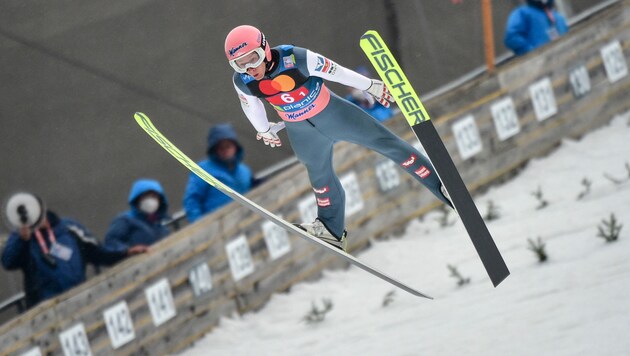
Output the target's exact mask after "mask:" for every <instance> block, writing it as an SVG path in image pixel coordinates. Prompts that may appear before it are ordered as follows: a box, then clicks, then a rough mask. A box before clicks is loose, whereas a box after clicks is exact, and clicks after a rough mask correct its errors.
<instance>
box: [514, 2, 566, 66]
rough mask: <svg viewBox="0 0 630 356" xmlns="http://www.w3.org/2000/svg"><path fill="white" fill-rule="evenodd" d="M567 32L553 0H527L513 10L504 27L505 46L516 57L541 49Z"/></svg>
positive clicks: (563, 20) (564, 21) (562, 17)
mask: <svg viewBox="0 0 630 356" xmlns="http://www.w3.org/2000/svg"><path fill="white" fill-rule="evenodd" d="M568 31H569V27H568V26H567V23H566V20H565V18H564V16H562V15H561V14H560V13H559V12H558V11H556V10H555V9H554V1H553V0H527V1H526V2H525V4H523V5H521V6H519V7H518V8H516V9H514V10H513V11H512V13H511V14H510V16H509V18H508V21H507V24H506V27H505V38H504V43H505V46H506V47H508V48H509V49H511V50H512V51H514V53H515V54H516V55H517V56H520V55H523V54H526V53H528V52H530V51H532V50H534V49H536V48H538V47H541V46H543V45H545V44H547V43H549V42H551V41H553V40H555V39H556V38H558V37H560V36H562V35H564V34H565V33H567V32H568Z"/></svg>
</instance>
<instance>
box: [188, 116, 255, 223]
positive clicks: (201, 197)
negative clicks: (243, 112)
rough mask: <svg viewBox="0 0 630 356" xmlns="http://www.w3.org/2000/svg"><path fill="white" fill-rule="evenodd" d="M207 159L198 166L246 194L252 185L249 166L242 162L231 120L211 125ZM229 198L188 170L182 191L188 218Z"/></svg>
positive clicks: (195, 216)
mask: <svg viewBox="0 0 630 356" xmlns="http://www.w3.org/2000/svg"><path fill="white" fill-rule="evenodd" d="M207 154H208V159H206V160H204V161H202V162H199V166H201V168H203V169H204V170H205V171H206V172H208V173H210V174H211V175H212V176H214V177H215V178H216V179H218V180H219V181H221V182H222V183H223V184H225V185H227V186H228V187H230V188H232V189H234V190H235V191H236V192H238V193H241V194H245V193H247V192H248V191H249V190H250V189H251V188H252V185H253V175H252V171H251V169H250V168H249V167H248V166H247V165H245V164H244V163H243V154H244V152H243V147H242V146H241V144H240V143H239V142H238V139H237V137H236V132H235V131H234V129H233V128H232V126H231V125H230V124H220V125H216V126H214V127H212V128H211V129H210V133H209V134H208V150H207ZM230 201H231V198H230V197H228V196H227V195H225V194H223V193H221V192H220V191H219V190H217V189H216V188H214V187H212V186H210V185H209V184H208V183H206V182H204V181H203V180H202V179H201V178H199V177H197V176H196V175H195V174H193V173H191V174H190V177H189V179H188V185H187V186H186V192H185V194H184V209H185V210H186V216H187V217H188V221H190V222H194V221H196V220H198V219H199V218H201V217H202V216H203V215H205V214H208V213H210V212H212V211H214V210H216V209H218V208H220V207H222V206H223V205H225V204H227V203H229V202H230Z"/></svg>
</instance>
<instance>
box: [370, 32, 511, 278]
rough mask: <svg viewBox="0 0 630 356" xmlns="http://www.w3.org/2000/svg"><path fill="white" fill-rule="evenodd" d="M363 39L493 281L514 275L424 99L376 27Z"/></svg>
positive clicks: (371, 58)
mask: <svg viewBox="0 0 630 356" xmlns="http://www.w3.org/2000/svg"><path fill="white" fill-rule="evenodd" d="M360 43H361V48H362V49H363V51H364V52H365V54H366V55H367V56H368V58H369V59H370V62H371V63H372V65H373V66H374V68H375V69H376V71H377V72H378V74H379V76H380V77H381V79H382V80H383V81H384V82H385V83H386V84H387V86H388V87H389V89H390V91H391V92H392V95H393V97H394V99H395V100H396V103H397V104H398V107H399V108H400V110H401V111H402V112H403V114H404V116H405V118H406V119H407V122H408V123H409V126H411V129H412V130H413V132H414V133H415V134H416V137H417V138H418V140H419V141H420V143H421V144H422V147H424V149H425V151H426V152H427V155H428V156H429V159H430V160H431V162H432V163H433V166H434V168H435V170H436V172H437V174H438V176H439V177H440V180H441V181H442V184H443V185H444V187H445V188H446V190H447V192H448V193H449V195H450V198H451V200H452V202H453V205H454V206H455V210H456V211H457V213H458V214H459V216H460V218H461V220H462V222H463V223H464V226H465V227H466V231H467V232H468V235H469V236H470V239H471V240H472V242H473V245H474V246H475V249H476V250H477V253H478V254H479V257H480V258H481V262H482V263H483V265H484V267H485V269H486V272H487V273H488V276H490V280H491V281H492V284H493V285H494V286H495V287H496V286H498V285H499V283H501V281H503V280H504V279H505V278H506V277H507V276H509V275H510V271H509V270H508V268H507V265H506V264H505V261H504V260H503V257H502V256H501V253H500V252H499V249H498V248H497V246H496V244H495V243H494V240H493V239H492V236H491V235H490V232H489V231H488V228H487V227H486V224H485V223H484V221H483V218H482V217H481V214H479V210H477V207H476V206H475V203H474V201H473V199H472V197H471V196H470V193H469V192H468V189H467V188H466V185H465V184H464V181H463V180H462V178H461V176H460V175H459V172H458V171H457V168H456V167H455V164H454V163H453V159H452V158H451V156H450V155H449V153H448V151H447V150H446V147H445V146H444V142H443V141H442V139H441V138H440V135H439V134H438V133H437V130H436V129H435V126H433V123H432V122H431V118H430V117H429V115H428V113H427V112H426V110H425V108H424V106H423V105H422V102H421V101H420V99H419V98H418V95H417V94H416V92H415V90H414V89H413V87H412V86H411V84H410V83H409V80H408V79H407V76H406V75H405V73H404V72H403V71H402V69H401V68H400V66H399V65H398V62H397V61H396V59H395V58H394V56H393V55H392V53H391V52H390V50H389V48H388V47H387V45H386V44H385V42H384V41H383V39H382V38H381V36H380V35H379V34H378V33H377V32H376V31H368V32H366V33H365V34H364V35H363V36H361V42H360Z"/></svg>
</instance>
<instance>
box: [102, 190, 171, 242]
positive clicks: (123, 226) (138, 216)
mask: <svg viewBox="0 0 630 356" xmlns="http://www.w3.org/2000/svg"><path fill="white" fill-rule="evenodd" d="M127 202H128V203H129V206H130V209H129V210H128V211H126V212H124V213H122V214H120V215H118V216H117V217H116V218H114V220H113V221H112V223H111V225H110V226H109V229H108V230H107V233H106V234H105V246H108V247H111V248H113V249H125V248H128V247H130V246H133V245H152V244H154V243H155V242H157V241H159V240H161V239H163V238H164V237H166V235H168V234H169V231H168V228H167V227H166V226H164V225H163V224H162V223H163V221H164V220H166V219H167V218H168V200H167V199H166V195H165V194H164V189H162V185H160V183H159V182H158V181H157V180H153V179H138V180H137V181H135V182H134V183H133V185H132V186H131V190H130V191H129V198H128V199H127Z"/></svg>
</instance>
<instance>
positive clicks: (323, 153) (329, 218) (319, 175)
mask: <svg viewBox="0 0 630 356" xmlns="http://www.w3.org/2000/svg"><path fill="white" fill-rule="evenodd" d="M286 128H287V134H288V136H289V141H290V142H291V147H292V148H293V151H294V152H295V155H296V156H297V158H298V159H299V160H300V162H302V164H304V166H305V167H306V170H307V172H308V177H309V179H310V181H311V186H312V187H313V191H314V192H315V199H316V202H317V217H318V218H319V220H320V221H321V222H322V223H324V225H325V226H326V228H327V229H328V230H329V231H330V232H331V233H332V234H333V235H335V236H336V237H341V235H342V234H343V231H344V229H345V221H344V220H345V206H346V198H345V192H344V190H343V187H342V186H341V183H340V182H339V178H338V177H337V175H336V174H335V171H334V170H333V164H332V156H333V144H334V140H332V139H331V138H329V137H327V136H326V135H324V134H322V133H321V132H320V131H319V130H318V129H317V128H316V127H314V126H313V125H312V124H311V123H310V122H308V121H300V122H292V123H287V125H286Z"/></svg>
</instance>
